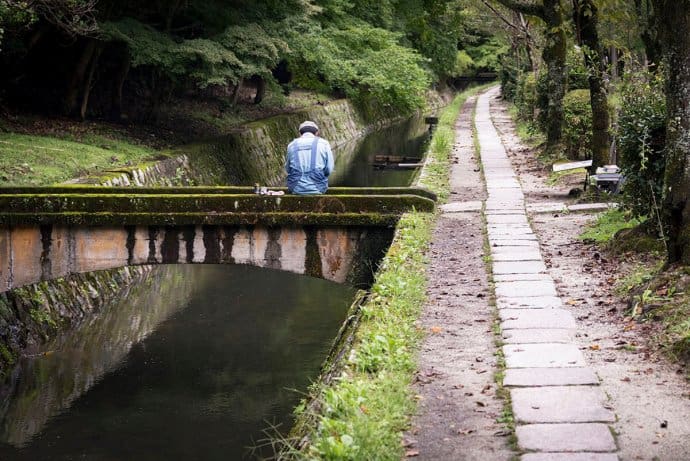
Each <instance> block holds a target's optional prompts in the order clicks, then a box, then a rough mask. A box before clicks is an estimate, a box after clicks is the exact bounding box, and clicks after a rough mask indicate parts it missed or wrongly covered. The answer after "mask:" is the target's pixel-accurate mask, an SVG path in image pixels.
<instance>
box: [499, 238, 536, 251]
mask: <svg viewBox="0 0 690 461" xmlns="http://www.w3.org/2000/svg"><path fill="white" fill-rule="evenodd" d="M523 237H524V236H523ZM528 237H531V236H528ZM512 242H514V243H511V240H510V239H505V240H494V241H493V242H491V248H495V247H511V246H512V247H522V246H524V247H534V248H539V242H538V241H537V240H536V239H532V238H524V239H514V240H512Z"/></svg>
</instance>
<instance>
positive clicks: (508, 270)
mask: <svg viewBox="0 0 690 461" xmlns="http://www.w3.org/2000/svg"><path fill="white" fill-rule="evenodd" d="M492 266H493V272H494V275H501V274H539V273H543V272H545V271H546V265H545V264H544V263H543V262H542V261H495V262H494V263H493V264H492Z"/></svg>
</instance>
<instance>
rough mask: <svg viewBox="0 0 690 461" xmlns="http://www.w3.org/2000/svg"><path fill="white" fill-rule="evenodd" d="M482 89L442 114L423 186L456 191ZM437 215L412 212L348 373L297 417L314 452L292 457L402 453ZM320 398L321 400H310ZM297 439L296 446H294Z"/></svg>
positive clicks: (365, 312) (288, 452) (382, 275)
mask: <svg viewBox="0 0 690 461" xmlns="http://www.w3.org/2000/svg"><path fill="white" fill-rule="evenodd" d="M476 91H477V89H475V90H472V91H469V92H465V93H463V94H461V95H459V96H457V97H456V98H455V100H454V102H453V103H452V105H451V106H449V107H448V108H446V109H445V111H444V113H443V114H442V116H441V117H440V124H439V126H438V128H437V130H436V131H435V134H434V138H433V140H432V141H431V145H430V148H429V151H428V154H427V155H428V156H429V159H430V160H429V163H428V164H427V168H426V169H425V172H424V176H423V177H422V179H421V181H420V182H421V185H422V186H424V187H427V188H429V189H431V190H433V191H434V192H436V193H437V194H439V195H440V196H441V197H446V196H447V195H448V175H449V167H448V159H449V155H450V151H451V148H452V145H453V139H454V134H453V133H454V131H453V124H454V121H455V119H456V118H457V115H458V112H459V110H460V108H461V107H462V105H463V103H464V102H465V100H466V99H467V97H469V95H470V94H471V93H474V92H476ZM434 221H435V216H434V215H433V214H424V213H408V214H406V215H404V216H403V217H402V219H401V220H400V222H399V224H398V227H397V231H396V236H395V239H394V242H393V244H392V246H391V247H390V249H389V251H388V253H387V255H386V257H385V258H384V260H383V262H382V263H381V266H380V267H379V271H378V273H377V277H376V281H375V283H374V285H373V286H372V288H371V296H370V298H369V300H368V302H366V304H364V305H363V306H362V307H361V324H360V327H359V329H358V330H357V332H356V334H355V340H354V344H353V347H352V349H351V350H350V353H349V356H348V358H347V359H346V361H345V363H344V365H343V370H342V372H341V374H340V376H339V377H338V378H337V379H336V380H334V381H333V383H332V384H331V385H329V386H323V385H320V384H318V383H317V384H315V385H314V387H313V388H312V390H311V392H310V396H309V399H308V400H305V402H304V403H303V404H302V405H301V406H300V407H299V408H298V409H297V412H296V413H297V418H298V420H301V421H305V420H307V421H311V423H310V424H309V426H310V433H309V434H308V435H307V439H308V440H309V444H308V447H307V448H306V449H305V450H306V452H297V451H295V448H294V447H292V446H288V447H286V448H285V453H284V454H285V456H288V457H290V456H294V457H304V456H305V455H306V456H307V457H308V458H314V459H368V460H369V459H370V460H376V459H400V458H401V457H402V456H403V447H402V444H401V438H402V432H403V431H404V430H405V429H406V428H407V427H408V424H409V418H410V415H411V414H412V413H413V411H414V409H415V406H416V405H415V400H414V396H413V395H412V393H411V389H410V384H411V382H412V379H413V374H414V371H415V368H416V362H415V355H416V349H417V347H418V344H419V342H420V340H421V338H422V333H421V332H420V331H419V329H418V328H417V326H416V320H417V319H418V317H419V314H420V312H421V308H422V306H423V304H424V301H425V283H426V276H425V268H426V264H427V257H426V249H427V247H428V244H429V241H430V238H431V231H432V228H433V223H434ZM314 400H315V401H316V402H317V403H318V404H317V405H310V404H308V402H313V401H314ZM288 445H289V444H288Z"/></svg>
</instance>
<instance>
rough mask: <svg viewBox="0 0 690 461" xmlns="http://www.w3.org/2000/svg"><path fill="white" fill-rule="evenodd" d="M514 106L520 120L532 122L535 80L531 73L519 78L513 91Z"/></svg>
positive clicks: (534, 107)
mask: <svg viewBox="0 0 690 461" xmlns="http://www.w3.org/2000/svg"><path fill="white" fill-rule="evenodd" d="M515 106H516V107H517V110H518V116H519V117H520V118H521V119H522V120H526V121H528V122H533V121H534V117H535V111H536V109H537V78H536V77H535V76H534V73H533V72H525V73H524V74H522V75H521V76H520V78H519V79H518V82H517V87H516V90H515Z"/></svg>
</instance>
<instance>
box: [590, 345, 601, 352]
mask: <svg viewBox="0 0 690 461" xmlns="http://www.w3.org/2000/svg"><path fill="white" fill-rule="evenodd" d="M589 348H590V349H591V350H593V351H598V350H600V349H601V347H599V345H598V344H592V345H591V346H589Z"/></svg>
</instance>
